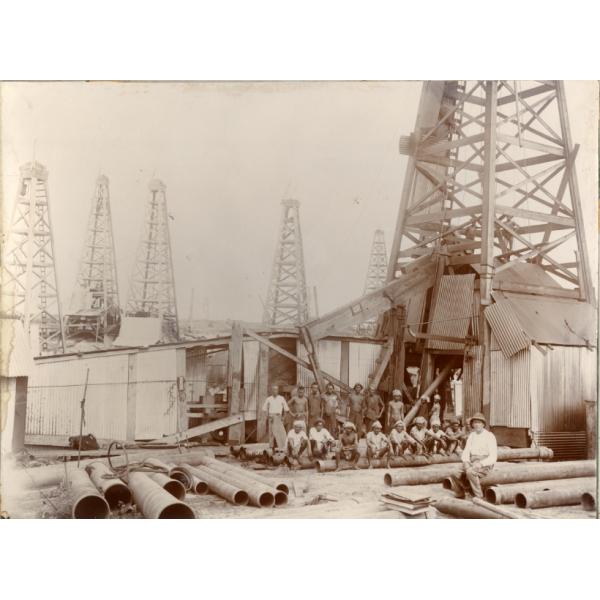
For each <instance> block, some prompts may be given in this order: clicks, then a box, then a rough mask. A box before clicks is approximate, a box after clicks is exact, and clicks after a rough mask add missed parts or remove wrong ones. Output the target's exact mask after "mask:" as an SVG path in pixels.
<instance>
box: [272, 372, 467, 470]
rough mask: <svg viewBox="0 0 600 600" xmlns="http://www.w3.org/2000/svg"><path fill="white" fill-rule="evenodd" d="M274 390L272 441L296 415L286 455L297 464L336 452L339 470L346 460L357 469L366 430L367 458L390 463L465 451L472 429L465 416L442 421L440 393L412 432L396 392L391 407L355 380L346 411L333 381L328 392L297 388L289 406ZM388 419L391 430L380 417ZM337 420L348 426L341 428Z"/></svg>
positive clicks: (412, 428)
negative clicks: (467, 426) (408, 456)
mask: <svg viewBox="0 0 600 600" xmlns="http://www.w3.org/2000/svg"><path fill="white" fill-rule="evenodd" d="M271 391H272V394H271V396H269V397H268V398H267V399H266V401H265V403H264V405H263V411H265V412H266V413H267V416H268V425H269V441H270V444H271V446H272V447H275V446H276V441H275V431H276V429H277V427H281V428H282V427H283V424H284V419H285V418H286V417H291V423H290V426H289V431H288V433H287V439H286V449H285V450H286V453H287V456H288V460H289V462H290V464H292V466H294V465H297V463H298V459H299V458H300V457H302V456H306V457H310V458H312V459H323V458H327V457H328V456H331V455H332V454H334V455H335V459H336V461H337V466H338V468H339V467H340V461H341V460H345V461H347V462H349V463H350V465H351V466H352V467H354V468H357V463H358V459H359V456H360V455H359V451H358V444H359V440H360V438H361V436H362V435H363V433H366V435H365V437H366V445H367V459H368V461H369V465H370V466H371V465H372V461H373V460H374V459H383V460H385V461H387V463H388V464H389V461H390V459H391V458H392V457H398V456H404V455H406V454H417V455H419V454H428V455H431V454H442V455H445V454H452V453H459V452H461V451H463V449H464V447H465V443H466V440H467V437H468V435H469V434H468V433H467V432H466V431H465V429H464V428H463V426H462V423H461V421H460V419H458V418H453V419H444V420H441V419H440V416H441V406H440V397H439V396H438V395H437V394H436V396H434V398H433V403H432V405H431V407H430V410H429V422H428V419H426V418H425V417H424V416H422V415H418V416H416V417H415V418H414V420H413V421H412V423H411V424H410V425H412V426H411V427H410V431H407V429H406V426H405V416H406V415H405V404H404V402H403V400H402V392H401V391H400V390H394V391H393V393H392V398H391V400H390V401H389V402H388V404H387V407H386V405H385V404H384V402H383V400H382V398H381V396H380V395H379V394H378V393H377V390H376V389H375V387H374V386H370V387H369V389H368V392H367V393H366V394H364V393H363V387H362V386H361V385H360V384H356V385H355V386H354V388H353V391H352V392H351V393H350V394H349V396H348V404H347V411H346V413H345V414H343V413H342V410H341V402H340V398H339V396H338V394H337V393H336V392H335V391H334V387H333V386H332V385H331V384H328V385H327V387H326V391H325V393H324V394H321V393H320V392H319V388H318V385H317V384H316V383H314V384H313V385H311V387H310V391H309V394H308V396H306V395H305V389H304V387H303V386H298V388H297V391H296V393H295V394H294V395H293V396H292V398H291V400H290V402H289V404H288V402H287V401H286V399H285V398H284V397H283V396H281V395H279V387H278V386H277V385H274V386H272V390H271ZM384 414H385V417H386V419H385V420H386V422H387V423H388V428H387V429H388V431H387V434H386V433H384V431H383V426H382V423H381V419H382V417H383V416H384ZM338 421H341V422H342V423H343V424H342V426H341V427H338Z"/></svg>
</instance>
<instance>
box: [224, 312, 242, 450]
mask: <svg viewBox="0 0 600 600" xmlns="http://www.w3.org/2000/svg"><path fill="white" fill-rule="evenodd" d="M242 341H243V331H242V326H241V325H240V323H239V322H238V321H234V322H233V326H232V328H231V340H230V342H229V359H228V361H227V400H228V405H229V415H235V414H238V413H239V412H240V410H241V406H240V388H241V386H242V348H243V343H242ZM244 437H245V424H244V423H243V422H242V423H240V424H239V425H234V426H232V427H230V428H229V443H230V444H240V443H241V442H242V441H243V440H244Z"/></svg>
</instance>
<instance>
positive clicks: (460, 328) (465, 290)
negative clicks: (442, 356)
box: [427, 273, 475, 350]
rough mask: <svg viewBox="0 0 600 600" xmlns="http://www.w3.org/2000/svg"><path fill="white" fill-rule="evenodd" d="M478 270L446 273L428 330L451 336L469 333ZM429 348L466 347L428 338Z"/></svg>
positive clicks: (459, 348) (462, 336)
mask: <svg viewBox="0 0 600 600" xmlns="http://www.w3.org/2000/svg"><path fill="white" fill-rule="evenodd" d="M474 282H475V274H474V273H471V274H469V275H444V276H443V277H442V279H441V281H440V287H439V291H438V295H437V298H436V300H435V306H434V307H433V310H432V311H431V317H430V320H431V323H430V325H429V330H428V333H430V334H434V335H447V336H451V337H459V338H464V337H466V335H467V333H468V331H469V325H470V323H471V314H472V307H473V284H474ZM427 348H429V349H432V350H462V349H463V348H464V345H463V344H458V343H455V342H444V341H442V340H427Z"/></svg>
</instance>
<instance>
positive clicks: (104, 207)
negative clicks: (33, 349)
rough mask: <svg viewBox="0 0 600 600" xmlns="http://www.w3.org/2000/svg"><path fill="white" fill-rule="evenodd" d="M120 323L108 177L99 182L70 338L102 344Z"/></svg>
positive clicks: (69, 317)
mask: <svg viewBox="0 0 600 600" xmlns="http://www.w3.org/2000/svg"><path fill="white" fill-rule="evenodd" d="M119 321H120V309H119V288H118V281H117V267H116V263H115V247H114V240H113V229H112V220H111V212H110V194H109V187H108V177H106V176H105V175H100V176H99V177H98V179H97V180H96V186H95V190H94V195H93V197H92V203H91V209H90V216H89V220H88V228H87V233H86V238H85V242H84V246H83V252H82V256H81V261H80V263H79V270H78V273H77V281H76V283H75V290H74V292H73V297H72V300H71V307H70V311H69V314H67V315H66V317H65V334H66V336H67V338H81V337H84V338H91V339H93V340H94V341H103V340H104V335H105V333H113V334H114V333H115V332H116V329H117V328H118V325H119Z"/></svg>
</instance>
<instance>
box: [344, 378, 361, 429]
mask: <svg viewBox="0 0 600 600" xmlns="http://www.w3.org/2000/svg"><path fill="white" fill-rule="evenodd" d="M348 402H349V404H350V414H349V415H348V419H349V420H350V421H352V422H353V423H354V427H356V432H357V433H358V436H359V437H361V436H362V435H363V433H364V427H365V422H364V419H365V395H364V393H363V386H362V385H361V384H360V383H357V384H356V385H355V386H354V387H353V388H352V391H351V392H350V394H348Z"/></svg>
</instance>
